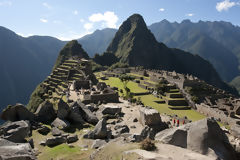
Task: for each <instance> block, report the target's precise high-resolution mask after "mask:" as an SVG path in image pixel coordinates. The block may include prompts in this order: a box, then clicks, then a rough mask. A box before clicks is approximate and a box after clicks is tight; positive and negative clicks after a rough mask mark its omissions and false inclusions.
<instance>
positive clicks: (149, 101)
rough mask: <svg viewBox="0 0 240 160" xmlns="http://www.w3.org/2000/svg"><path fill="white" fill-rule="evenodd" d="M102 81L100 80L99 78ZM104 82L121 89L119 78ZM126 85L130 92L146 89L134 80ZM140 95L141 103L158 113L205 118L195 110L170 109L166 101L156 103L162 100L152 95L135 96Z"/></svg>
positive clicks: (193, 118)
mask: <svg viewBox="0 0 240 160" xmlns="http://www.w3.org/2000/svg"><path fill="white" fill-rule="evenodd" d="M100 81H102V80H100ZM104 82H106V84H108V85H110V86H111V87H118V88H119V90H120V89H123V83H122V82H121V81H120V79H119V78H115V77H109V80H105V81H104ZM127 87H128V88H129V89H130V90H131V92H134V93H139V92H146V91H147V90H145V89H142V88H141V87H139V86H138V85H137V83H135V82H132V81H130V82H128V84H127ZM138 97H141V100H142V102H143V104H144V105H145V106H150V107H153V108H155V109H156V110H158V111H159V113H161V114H163V113H166V114H168V115H174V114H176V115H178V116H179V117H184V116H187V117H188V119H190V120H192V121H197V120H200V119H203V118H205V117H206V116H205V115H203V114H201V113H199V112H197V111H195V110H192V109H190V110H172V109H170V108H169V105H167V104H166V103H164V104H158V103H156V102H155V101H162V100H163V99H160V98H157V97H154V96H153V95H144V96H135V98H138ZM180 99H184V98H180Z"/></svg>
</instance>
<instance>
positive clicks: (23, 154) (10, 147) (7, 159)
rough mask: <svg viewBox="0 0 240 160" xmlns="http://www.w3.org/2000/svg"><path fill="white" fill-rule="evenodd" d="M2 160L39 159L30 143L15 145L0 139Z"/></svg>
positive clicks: (0, 157) (0, 156)
mask: <svg viewBox="0 0 240 160" xmlns="http://www.w3.org/2000/svg"><path fill="white" fill-rule="evenodd" d="M0 159H1V160H35V159H37V158H36V156H35V155H34V152H33V150H32V148H31V146H30V145H29V143H13V142H10V141H8V140H6V139H2V138H0Z"/></svg>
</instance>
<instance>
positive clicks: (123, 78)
mask: <svg viewBox="0 0 240 160" xmlns="http://www.w3.org/2000/svg"><path fill="white" fill-rule="evenodd" d="M119 79H120V80H121V82H122V83H123V88H124V90H125V91H126V97H127V98H128V97H130V89H129V88H128V87H127V83H128V82H129V81H132V80H134V79H135V77H133V76H130V75H127V74H123V75H121V76H120V77H119Z"/></svg>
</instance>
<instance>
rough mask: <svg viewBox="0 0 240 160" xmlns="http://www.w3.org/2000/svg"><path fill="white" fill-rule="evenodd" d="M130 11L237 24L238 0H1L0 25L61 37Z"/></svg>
mask: <svg viewBox="0 0 240 160" xmlns="http://www.w3.org/2000/svg"><path fill="white" fill-rule="evenodd" d="M133 13H139V14H141V15H142V16H143V17H144V19H145V21H146V23H147V25H150V24H152V23H155V22H159V21H161V20H163V19H167V20H169V21H170V22H174V21H177V22H181V21H182V20H184V19H190V20H191V21H193V22H197V21H199V20H203V21H207V20H208V21H220V20H223V21H228V22H231V23H233V24H234V25H238V26H240V19H239V15H240V0H0V26H4V27H6V28H9V29H11V30H13V31H14V32H16V33H17V34H19V35H23V36H30V35H48V36H53V37H57V38H59V39H62V40H71V39H76V38H80V37H82V36H83V35H86V34H88V33H92V32H93V31H95V30H96V29H102V28H106V27H110V28H118V27H119V26H120V25H121V23H122V22H123V21H124V20H126V19H127V18H128V17H129V16H130V15H132V14H133Z"/></svg>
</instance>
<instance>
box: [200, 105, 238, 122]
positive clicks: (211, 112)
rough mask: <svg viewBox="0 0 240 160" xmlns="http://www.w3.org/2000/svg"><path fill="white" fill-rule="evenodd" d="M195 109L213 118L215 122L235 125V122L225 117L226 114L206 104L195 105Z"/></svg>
mask: <svg viewBox="0 0 240 160" xmlns="http://www.w3.org/2000/svg"><path fill="white" fill-rule="evenodd" d="M196 108H197V111H198V112H200V113H202V114H204V115H206V116H208V117H214V118H216V119H217V120H219V121H221V122H223V123H225V124H230V125H233V124H236V120H235V119H233V118H231V117H229V116H227V115H226V114H224V112H223V111H221V110H219V109H217V108H211V107H210V106H208V105H206V104H203V103H201V104H196Z"/></svg>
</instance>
